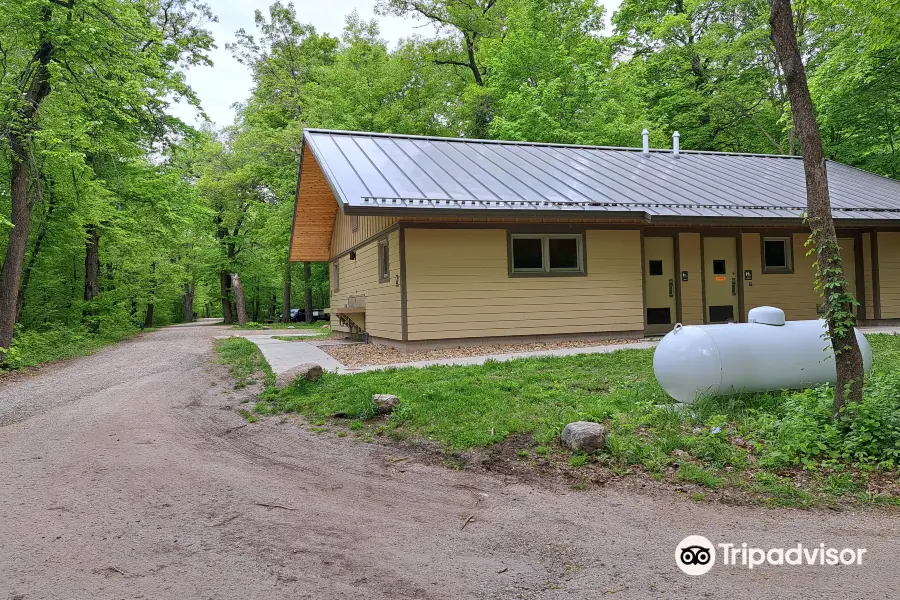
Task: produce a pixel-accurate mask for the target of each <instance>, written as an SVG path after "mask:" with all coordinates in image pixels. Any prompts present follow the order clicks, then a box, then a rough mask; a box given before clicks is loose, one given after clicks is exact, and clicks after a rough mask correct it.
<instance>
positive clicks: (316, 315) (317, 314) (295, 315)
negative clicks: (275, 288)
mask: <svg viewBox="0 0 900 600" xmlns="http://www.w3.org/2000/svg"><path fill="white" fill-rule="evenodd" d="M327 318H328V316H327V315H326V314H325V312H324V311H322V310H320V309H313V311H312V320H313V321H319V320H322V319H327ZM303 321H306V311H305V310H304V309H302V308H292V309H291V322H292V323H300V322H303Z"/></svg>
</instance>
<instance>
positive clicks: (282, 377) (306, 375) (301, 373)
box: [275, 363, 322, 388]
mask: <svg viewBox="0 0 900 600" xmlns="http://www.w3.org/2000/svg"><path fill="white" fill-rule="evenodd" d="M321 378H322V367H321V366H320V365H317V364H316V363H303V364H302V365H297V366H296V367H291V368H290V369H288V370H287V371H284V372H283V373H279V374H278V376H277V377H276V378H275V385H276V386H278V387H280V388H283V387H285V386H288V385H292V384H293V383H294V382H295V381H297V380H298V379H305V380H307V381H318V380H319V379H321Z"/></svg>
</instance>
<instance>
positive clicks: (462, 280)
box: [405, 229, 644, 340]
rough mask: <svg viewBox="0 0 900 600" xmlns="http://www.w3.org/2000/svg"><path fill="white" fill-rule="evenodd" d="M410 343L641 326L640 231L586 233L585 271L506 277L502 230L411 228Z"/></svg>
mask: <svg viewBox="0 0 900 600" xmlns="http://www.w3.org/2000/svg"><path fill="white" fill-rule="evenodd" d="M405 235H406V261H407V265H406V275H407V306H408V309H407V310H408V312H407V314H408V327H409V339H410V340H426V339H449V338H466V337H487V336H508V335H539V334H569V333H603V332H614V331H636V330H642V329H643V327H644V320H643V300H642V291H641V290H642V288H641V250H640V233H639V232H638V231H588V232H587V236H586V241H585V250H586V258H587V270H588V275H587V276H584V277H516V278H511V277H509V273H508V268H509V267H508V264H507V239H506V231H505V230H502V229H483V230H482V229H446V230H443V229H407V230H406V232H405Z"/></svg>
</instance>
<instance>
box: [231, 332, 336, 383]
mask: <svg viewBox="0 0 900 600" xmlns="http://www.w3.org/2000/svg"><path fill="white" fill-rule="evenodd" d="M278 335H280V336H284V334H278ZM291 335H292V336H293V335H296V336H297V337H312V336H315V335H318V334H316V333H309V334H305V333H297V334H291ZM243 337H246V338H247V339H248V340H250V341H251V342H253V343H254V344H256V345H257V346H259V350H260V352H262V353H263V356H264V357H266V360H267V361H268V362H269V366H270V367H272V370H273V371H275V374H276V375H277V374H279V373H284V372H285V371H287V370H288V369H292V368H293V367H296V366H297V365H302V364H303V363H316V364H317V365H320V366H321V367H322V368H323V369H325V370H326V371H337V372H339V373H340V372H341V369H343V368H344V365H342V364H341V363H339V362H338V361H336V360H334V359H333V358H331V355H330V354H328V353H327V352H325V351H323V350H321V349H320V348H319V347H318V346H313V345H312V344H310V343H308V342H285V341H283V340H276V339H273V338H272V336H271V335H247V336H243Z"/></svg>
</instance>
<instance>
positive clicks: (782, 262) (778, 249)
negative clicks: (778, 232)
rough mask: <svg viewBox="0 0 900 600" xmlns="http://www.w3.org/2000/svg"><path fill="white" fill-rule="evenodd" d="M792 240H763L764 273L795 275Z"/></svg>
mask: <svg viewBox="0 0 900 600" xmlns="http://www.w3.org/2000/svg"><path fill="white" fill-rule="evenodd" d="M791 258H792V257H791V238H763V240H762V259H763V273H793V271H794V268H793V264H791Z"/></svg>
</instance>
